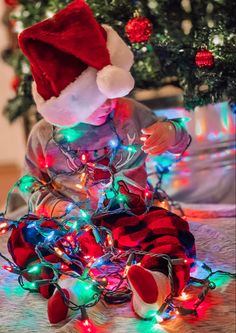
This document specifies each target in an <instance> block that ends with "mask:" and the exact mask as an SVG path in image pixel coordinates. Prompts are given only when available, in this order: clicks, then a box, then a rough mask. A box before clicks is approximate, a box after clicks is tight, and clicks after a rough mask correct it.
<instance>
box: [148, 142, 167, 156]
mask: <svg viewBox="0 0 236 333" xmlns="http://www.w3.org/2000/svg"><path fill="white" fill-rule="evenodd" d="M166 147H167V143H166V140H164V141H161V142H158V143H155V144H154V145H150V146H146V147H142V150H143V151H144V152H145V153H147V154H149V153H150V152H151V151H154V150H162V149H165V148H166Z"/></svg>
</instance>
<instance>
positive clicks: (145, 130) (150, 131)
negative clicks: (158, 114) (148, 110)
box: [141, 123, 159, 135]
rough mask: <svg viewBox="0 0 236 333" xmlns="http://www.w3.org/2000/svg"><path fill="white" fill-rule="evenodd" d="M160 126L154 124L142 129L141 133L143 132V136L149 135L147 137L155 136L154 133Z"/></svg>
mask: <svg viewBox="0 0 236 333" xmlns="http://www.w3.org/2000/svg"><path fill="white" fill-rule="evenodd" d="M158 125H159V123H154V124H152V125H151V126H149V127H146V128H142V129H141V132H142V133H143V134H147V135H150V134H153V133H154V132H155V131H156V130H157V128H158Z"/></svg>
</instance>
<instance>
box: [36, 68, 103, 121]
mask: <svg viewBox="0 0 236 333" xmlns="http://www.w3.org/2000/svg"><path fill="white" fill-rule="evenodd" d="M96 78H97V70H96V69H94V68H92V67H88V68H87V69H86V70H85V71H83V73H82V74H81V75H80V76H79V77H78V78H77V79H76V80H75V81H74V82H72V83H70V84H69V85H68V86H67V87H66V88H65V89H63V90H62V91H61V93H60V95H59V96H58V97H51V98H50V99H49V100H47V101H45V100H44V99H43V98H42V97H41V96H40V95H39V93H38V92H37V90H36V84H35V83H33V87H32V88H33V89H32V93H33V97H34V100H35V103H36V106H37V109H38V112H39V113H41V115H42V116H43V117H44V119H45V120H46V121H48V122H49V123H51V124H53V125H56V126H67V127H68V126H74V125H76V124H78V123H79V122H83V121H84V120H85V119H86V118H88V117H89V116H90V115H91V114H92V113H93V112H94V111H95V110H96V109H97V108H98V107H99V106H101V105H102V104H103V103H104V102H105V101H106V99H107V97H106V96H105V95H103V94H102V93H101V91H100V90H99V89H98V86H97V83H96Z"/></svg>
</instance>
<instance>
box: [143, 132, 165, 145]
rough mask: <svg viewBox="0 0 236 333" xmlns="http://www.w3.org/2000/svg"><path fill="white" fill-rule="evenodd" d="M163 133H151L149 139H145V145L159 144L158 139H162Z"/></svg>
mask: <svg viewBox="0 0 236 333" xmlns="http://www.w3.org/2000/svg"><path fill="white" fill-rule="evenodd" d="M162 136H163V135H162V133H160V134H159V133H155V134H153V135H150V136H149V137H148V138H147V140H145V141H144V144H143V146H144V147H145V146H146V147H148V146H154V145H157V144H158V141H159V140H160V139H161V137H162Z"/></svg>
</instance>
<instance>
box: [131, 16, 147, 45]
mask: <svg viewBox="0 0 236 333" xmlns="http://www.w3.org/2000/svg"><path fill="white" fill-rule="evenodd" d="M152 29H153V28H152V23H151V22H150V21H149V19H148V18H146V17H134V18H132V19H130V20H129V21H128V23H127V24H126V26H125V32H126V35H127V36H128V38H129V40H130V41H131V43H141V42H147V41H148V40H149V38H150V36H151V34H152Z"/></svg>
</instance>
